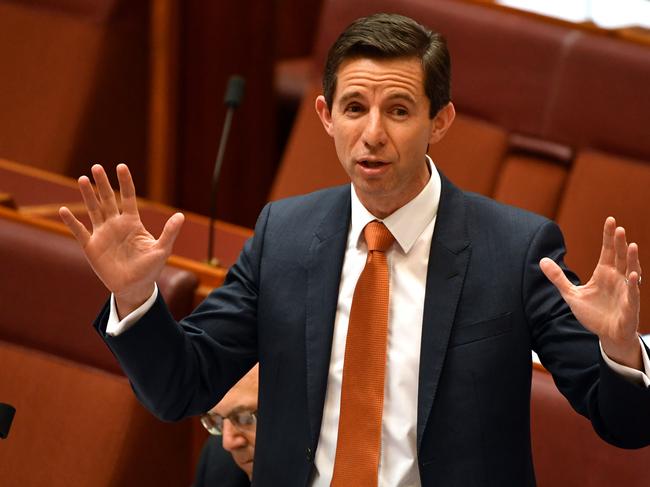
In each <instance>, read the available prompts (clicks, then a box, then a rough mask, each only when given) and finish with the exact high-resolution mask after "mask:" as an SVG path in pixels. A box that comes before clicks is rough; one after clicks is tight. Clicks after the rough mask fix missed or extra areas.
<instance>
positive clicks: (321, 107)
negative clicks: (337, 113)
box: [316, 95, 334, 137]
mask: <svg viewBox="0 0 650 487" xmlns="http://www.w3.org/2000/svg"><path fill="white" fill-rule="evenodd" d="M316 113H318V118H320V121H321V123H322V124H323V127H325V132H327V134H328V135H329V136H330V137H334V129H333V127H332V113H331V112H330V109H329V108H328V107H327V102H326V101H325V97H324V96H323V95H320V96H318V97H317V98H316Z"/></svg>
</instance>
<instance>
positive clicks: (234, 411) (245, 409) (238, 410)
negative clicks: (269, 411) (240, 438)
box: [228, 405, 253, 416]
mask: <svg viewBox="0 0 650 487" xmlns="http://www.w3.org/2000/svg"><path fill="white" fill-rule="evenodd" d="M252 411H253V410H252V409H251V408H249V407H247V406H244V405H240V406H237V407H235V408H234V409H231V410H230V412H229V413H228V416H230V415H231V414H237V413H243V412H252Z"/></svg>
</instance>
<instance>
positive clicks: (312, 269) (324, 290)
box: [305, 186, 351, 445]
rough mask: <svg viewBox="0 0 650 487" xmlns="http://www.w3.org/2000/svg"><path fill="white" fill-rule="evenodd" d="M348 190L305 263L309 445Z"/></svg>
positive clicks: (315, 426) (320, 397) (320, 393)
mask: <svg viewBox="0 0 650 487" xmlns="http://www.w3.org/2000/svg"><path fill="white" fill-rule="evenodd" d="M350 212H351V209H350V189H349V186H346V187H345V191H344V194H342V195H340V196H339V197H338V198H337V200H336V202H335V204H334V205H333V207H332V210H331V211H330V212H329V213H328V214H327V216H325V218H323V220H322V221H321V223H320V225H319V226H318V227H317V229H316V231H315V232H314V236H313V239H312V242H311V246H310V248H309V260H308V264H307V303H306V329H305V350H306V354H305V356H306V362H307V363H306V370H307V406H308V414H309V423H310V433H311V444H312V445H316V443H317V441H318V435H319V433H320V425H321V421H322V418H323V405H324V403H325V392H326V389H327V375H328V372H329V363H330V354H331V351H332V336H333V333H334V319H335V317H336V306H337V302H338V292H339V284H340V280H341V269H342V266H343V257H344V255H345V247H346V243H347V236H348V227H349V224H350Z"/></svg>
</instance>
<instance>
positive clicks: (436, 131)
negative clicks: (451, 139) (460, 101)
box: [429, 102, 456, 144]
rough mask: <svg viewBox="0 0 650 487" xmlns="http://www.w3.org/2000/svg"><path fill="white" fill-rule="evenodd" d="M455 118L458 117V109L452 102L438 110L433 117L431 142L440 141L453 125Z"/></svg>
mask: <svg viewBox="0 0 650 487" xmlns="http://www.w3.org/2000/svg"><path fill="white" fill-rule="evenodd" d="M454 118H456V109H455V108H454V104H453V103H452V102H449V103H447V104H446V105H445V106H444V107H442V108H441V109H440V110H438V113H437V114H436V116H435V117H434V119H433V126H432V128H431V137H430V138H429V144H435V143H437V142H440V140H441V139H442V138H443V137H444V136H445V134H446V133H447V130H449V127H451V124H452V123H453V121H454Z"/></svg>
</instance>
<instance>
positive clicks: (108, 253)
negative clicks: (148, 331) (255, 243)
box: [59, 164, 184, 316]
mask: <svg viewBox="0 0 650 487" xmlns="http://www.w3.org/2000/svg"><path fill="white" fill-rule="evenodd" d="M92 174H93V178H94V180H95V184H96V187H97V193H95V190H94V189H93V187H92V185H91V183H90V180H89V179H88V178H87V177H86V176H82V177H81V178H79V189H80V191H81V196H82V197H83V200H84V204H85V205H86V210H87V211H88V216H89V217H90V221H91V223H92V233H91V232H89V231H88V229H86V227H85V226H84V225H83V223H81V222H80V221H79V220H78V219H77V218H75V216H74V215H73V214H72V212H71V211H70V210H69V209H68V208H66V207H62V208H61V209H60V210H59V214H60V216H61V218H62V219H63V221H64V223H65V224H66V225H67V226H68V228H69V229H70V230H71V231H72V233H73V234H74V236H75V238H76V239H77V241H78V242H79V244H80V245H81V247H82V249H83V251H84V253H85V254H86V258H87V259H88V262H89V263H90V265H91V266H92V268H93V270H94V271H95V273H96V274H97V276H98V277H99V278H100V279H101V281H102V282H103V283H104V285H105V286H106V287H107V288H108V289H109V290H110V291H111V292H112V293H113V294H114V295H115V299H116V301H117V304H118V309H119V311H120V315H121V316H125V315H126V314H128V313H129V312H130V311H132V310H133V309H135V308H137V307H138V306H139V305H140V304H142V303H143V302H144V301H146V299H147V298H148V297H149V296H150V295H151V293H152V292H153V287H154V282H155V281H156V279H158V276H159V275H160V272H161V271H162V268H163V266H164V265H165V261H166V260H167V257H169V255H170V254H171V251H172V246H173V244H174V241H175V240H176V237H177V236H178V233H179V231H180V229H181V226H182V224H183V221H184V217H183V215H182V214H181V213H176V214H174V215H172V216H171V217H170V218H169V220H167V223H165V227H164V229H163V231H162V234H161V235H160V238H159V239H158V240H156V239H155V238H154V237H153V235H151V233H149V232H148V231H147V229H146V228H145V227H144V225H143V224H142V221H141V220H140V215H139V213H138V204H137V200H136V196H135V187H134V185H133V179H132V178H131V173H130V172H129V169H128V167H127V166H126V165H125V164H119V165H118V166H117V177H118V181H119V184H120V197H121V200H122V205H121V211H120V207H119V206H118V203H117V200H116V198H115V193H114V192H113V189H112V188H111V185H110V183H109V181H108V177H107V176H106V172H105V171H104V168H103V167H102V166H100V165H98V164H96V165H94V166H93V167H92Z"/></svg>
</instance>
